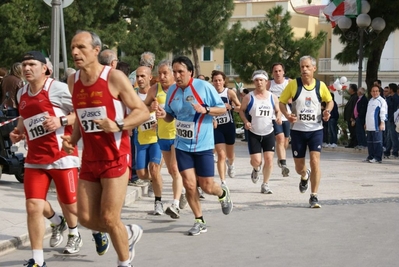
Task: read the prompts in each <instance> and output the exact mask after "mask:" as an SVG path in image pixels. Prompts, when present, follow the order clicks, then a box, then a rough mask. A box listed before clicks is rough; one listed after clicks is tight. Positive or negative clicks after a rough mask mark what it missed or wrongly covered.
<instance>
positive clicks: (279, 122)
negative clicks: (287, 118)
mask: <svg viewBox="0 0 399 267" xmlns="http://www.w3.org/2000/svg"><path fill="white" fill-rule="evenodd" d="M276 123H277V124H278V125H281V124H283V120H282V119H281V116H278V117H276Z"/></svg>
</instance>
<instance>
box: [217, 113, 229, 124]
mask: <svg viewBox="0 0 399 267" xmlns="http://www.w3.org/2000/svg"><path fill="white" fill-rule="evenodd" d="M215 120H216V122H217V123H218V125H220V124H226V123H229V122H230V115H229V113H225V114H223V115H220V116H216V117H215Z"/></svg>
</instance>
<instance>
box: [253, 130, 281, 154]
mask: <svg viewBox="0 0 399 267" xmlns="http://www.w3.org/2000/svg"><path fill="white" fill-rule="evenodd" d="M275 144H276V138H275V136H274V133H273V132H271V133H269V134H268V135H262V136H261V135H257V134H254V133H253V132H251V131H248V151H249V154H250V155H252V154H258V153H262V151H263V152H274V148H275V146H276V145H275Z"/></svg>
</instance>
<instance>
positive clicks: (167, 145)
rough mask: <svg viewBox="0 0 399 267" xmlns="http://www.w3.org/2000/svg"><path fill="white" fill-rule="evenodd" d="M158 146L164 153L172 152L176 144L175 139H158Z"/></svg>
mask: <svg viewBox="0 0 399 267" xmlns="http://www.w3.org/2000/svg"><path fill="white" fill-rule="evenodd" d="M158 144H159V147H160V148H161V150H162V151H170V150H171V148H172V146H173V145H174V144H175V139H158Z"/></svg>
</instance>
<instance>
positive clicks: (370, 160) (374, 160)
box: [369, 159, 381, 163]
mask: <svg viewBox="0 0 399 267" xmlns="http://www.w3.org/2000/svg"><path fill="white" fill-rule="evenodd" d="M369 162H370V163H376V162H377V163H381V161H380V160H376V159H369Z"/></svg>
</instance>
